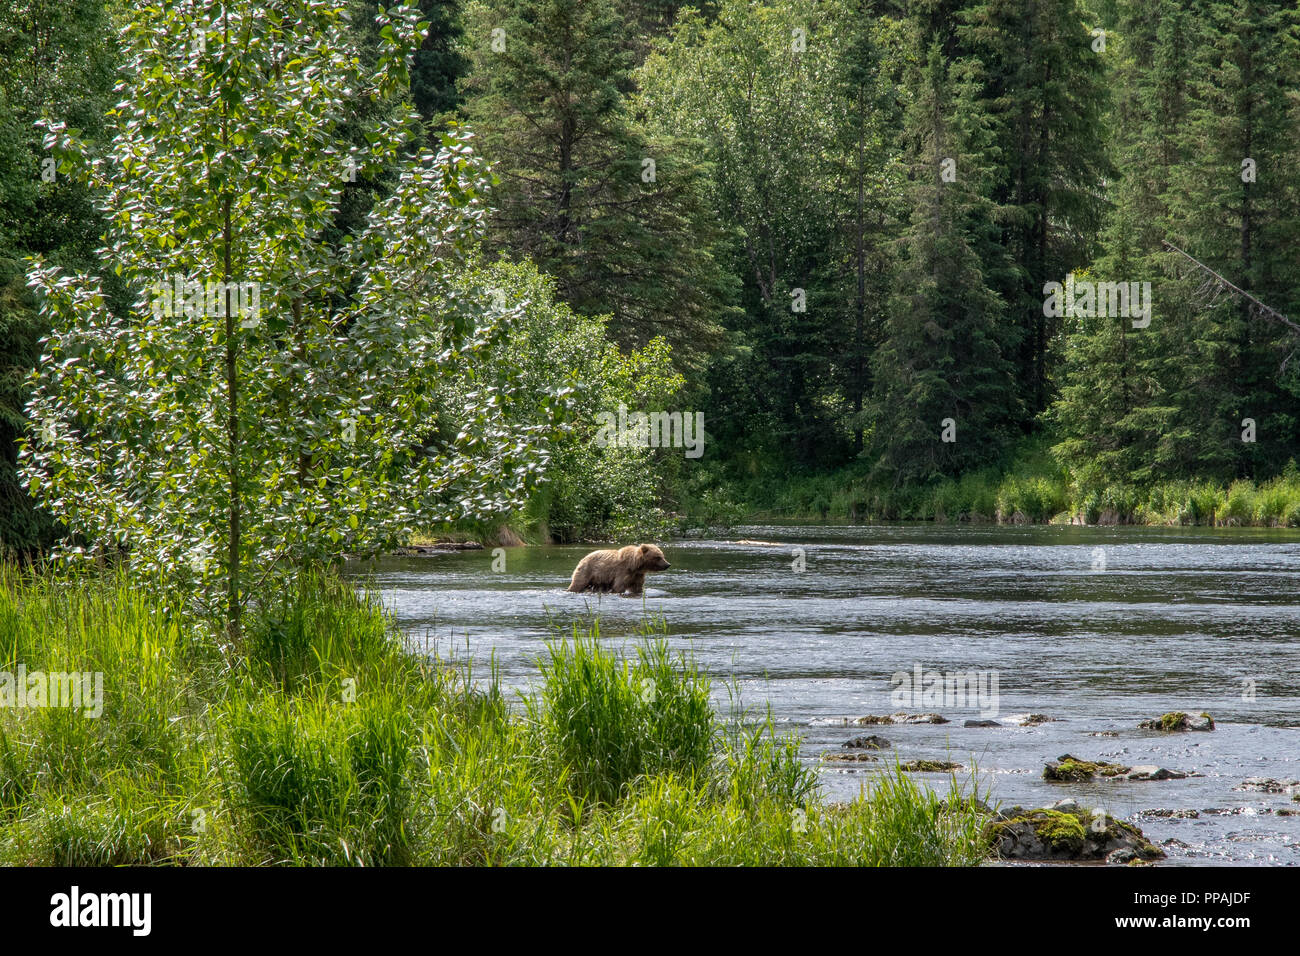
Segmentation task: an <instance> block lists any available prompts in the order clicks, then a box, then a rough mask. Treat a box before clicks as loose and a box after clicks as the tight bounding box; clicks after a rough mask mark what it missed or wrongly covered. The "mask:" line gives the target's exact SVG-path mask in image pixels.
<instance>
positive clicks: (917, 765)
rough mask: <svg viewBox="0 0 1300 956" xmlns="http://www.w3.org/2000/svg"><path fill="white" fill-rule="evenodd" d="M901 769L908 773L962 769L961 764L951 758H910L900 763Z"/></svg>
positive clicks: (943, 771)
mask: <svg viewBox="0 0 1300 956" xmlns="http://www.w3.org/2000/svg"><path fill="white" fill-rule="evenodd" d="M899 769H901V770H904V771H906V772H907V773H947V772H948V771H950V770H960V769H961V764H959V763H953V762H952V761H951V760H909V761H907V763H904V764H899Z"/></svg>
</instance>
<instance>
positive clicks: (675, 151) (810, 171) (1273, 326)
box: [0, 0, 1300, 551]
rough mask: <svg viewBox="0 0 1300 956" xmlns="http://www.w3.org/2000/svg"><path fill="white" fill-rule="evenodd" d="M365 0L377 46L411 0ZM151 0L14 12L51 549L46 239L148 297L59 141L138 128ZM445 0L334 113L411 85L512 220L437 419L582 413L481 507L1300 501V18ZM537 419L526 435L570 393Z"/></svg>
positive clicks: (904, 3)
mask: <svg viewBox="0 0 1300 956" xmlns="http://www.w3.org/2000/svg"><path fill="white" fill-rule="evenodd" d="M163 6H164V7H167V8H168V9H171V8H173V7H174V8H176V9H177V10H179V11H180V14H178V16H180V15H183V14H184V13H185V11H187V10H190V9H191V8H193V10H198V9H199V8H200V7H202V6H203V5H202V4H183V3H182V4H164V5H163ZM346 6H347V7H348V9H349V12H350V14H351V16H350V18H349V19H348V24H349V25H348V29H349V31H350V32H351V34H352V36H353V39H354V40H355V44H356V47H357V49H358V50H360V51H361V55H362V57H363V59H364V58H370V59H372V60H376V59H379V60H381V59H382V56H383V54H382V52H381V46H382V39H383V38H381V37H380V36H379V35H378V27H377V26H376V24H375V21H374V15H375V5H374V4H373V3H366V2H362V0H354V2H351V3H349V4H347V5H346ZM126 7H127V5H126V4H122V3H120V2H118V0H13V2H9V3H6V4H5V5H4V6H3V8H0V542H3V544H4V546H6V547H7V548H9V549H12V550H16V551H31V550H33V549H38V548H41V547H44V546H47V545H48V544H49V543H50V542H51V541H52V540H53V539H54V538H55V537H56V535H57V534H58V530H57V528H56V526H55V524H54V522H53V519H51V518H50V517H48V516H46V514H45V512H44V511H42V510H41V508H40V507H38V505H37V504H36V502H35V501H33V499H32V497H31V496H30V492H31V491H32V489H31V484H30V478H28V479H23V478H22V477H21V475H20V447H24V442H25V441H26V439H25V438H24V436H28V437H30V436H31V435H32V432H33V431H37V429H36V427H35V426H34V425H32V424H31V423H29V416H30V414H31V409H32V408H35V407H36V405H32V404H29V403H31V402H33V401H34V400H33V394H34V393H33V389H34V388H36V386H35V385H34V384H33V378H32V372H33V370H34V369H37V368H38V366H40V364H41V356H42V354H43V346H42V344H41V342H42V339H43V337H45V336H47V335H48V334H49V333H50V332H51V322H52V319H51V312H50V310H48V309H43V308H42V307H41V299H40V295H39V287H40V284H41V283H40V282H39V281H37V280H36V279H34V278H32V276H37V275H38V273H39V270H38V269H37V268H36V267H34V266H32V265H31V264H30V261H29V257H32V256H39V257H41V258H40V262H42V263H44V264H45V265H44V266H42V267H40V268H56V267H57V268H62V269H64V270H68V271H73V272H85V271H96V270H102V271H104V273H105V274H104V290H105V295H106V296H107V305H106V306H105V308H107V309H108V310H110V311H116V312H117V313H118V314H125V313H126V312H129V310H130V309H131V306H132V296H133V295H135V294H138V290H135V289H132V288H131V287H130V286H129V283H127V282H126V281H124V280H122V279H121V278H118V277H115V276H114V275H113V273H112V272H111V271H109V270H107V269H106V268H105V263H106V262H107V261H109V260H110V259H116V258H118V257H114V256H108V255H107V251H108V250H106V248H105V247H104V246H103V242H104V240H103V239H102V238H101V237H102V236H103V235H104V234H105V231H106V227H107V226H108V223H107V222H106V216H107V215H108V213H107V212H106V209H110V208H111V204H106V203H105V202H104V201H103V200H104V192H103V189H104V187H103V184H102V183H100V184H99V185H98V186H97V185H96V182H95V181H94V178H93V177H90V178H85V177H78V176H77V175H75V174H69V173H68V172H67V170H68V169H69V168H70V166H69V164H68V162H67V157H66V155H64V154H63V153H59V152H58V150H57V149H55V148H54V147H53V146H52V145H51V144H52V143H53V142H54V140H53V139H52V136H53V133H52V131H54V132H55V133H57V132H58V131H59V130H63V131H65V132H66V131H75V134H76V136H77V137H78V138H79V141H80V142H83V143H85V144H88V145H87V148H88V149H91V148H100V149H102V150H111V149H112V146H113V143H114V142H117V143H119V144H120V143H121V142H122V137H123V135H124V133H123V131H122V129H123V128H122V125H121V116H120V115H118V117H117V118H116V119H114V118H113V116H112V111H114V110H115V109H119V113H120V103H121V101H122V100H124V99H126V98H129V97H130V96H131V94H132V84H133V83H137V82H139V81H141V78H142V76H143V77H144V79H146V80H157V77H152V78H151V77H149V76H146V75H144V74H142V73H141V72H140V71H139V69H138V63H137V64H136V66H137V69H135V70H134V71H133V70H132V69H131V68H129V65H128V68H127V69H126V70H125V71H122V67H123V63H122V56H121V44H122V43H124V42H126V40H125V38H124V36H123V35H122V34H120V33H119V27H120V26H121V23H122V21H123V20H124V11H125V8H126ZM419 8H420V15H421V17H422V21H423V23H427V24H428V26H427V32H426V33H424V34H423V37H422V39H421V40H420V44H419V49H418V51H417V52H416V53H415V55H414V57H413V59H412V60H411V64H410V68H409V73H407V74H406V75H405V76H404V80H405V82H406V88H405V89H404V90H400V91H398V94H400V95H397V96H396V98H395V99H394V98H393V97H390V98H388V99H384V98H380V97H363V96H355V97H351V98H350V97H349V96H347V95H345V94H344V93H338V91H335V92H336V93H338V102H337V103H336V104H334V105H337V106H338V108H339V109H340V110H341V117H342V118H341V120H340V124H339V126H338V130H339V131H340V135H341V136H342V137H343V138H344V139H346V138H347V137H349V136H350V137H352V138H353V140H354V141H356V142H358V143H364V142H365V140H364V139H363V138H362V132H361V130H362V128H363V127H364V125H365V123H366V122H369V121H372V120H375V119H376V117H378V118H380V119H383V118H384V117H385V116H388V115H395V110H396V107H394V106H393V105H392V103H393V102H395V101H396V100H398V99H409V101H410V103H411V104H413V106H414V108H415V109H416V110H417V111H418V113H419V119H420V122H421V123H422V126H423V131H424V136H425V137H426V140H427V142H428V143H429V144H431V145H433V146H436V145H437V144H438V143H439V142H440V141H442V138H443V137H445V136H447V135H449V134H450V135H452V136H454V137H459V138H460V139H459V140H458V141H461V142H464V143H466V144H467V147H466V148H468V149H472V151H473V152H474V154H475V155H476V156H478V157H480V158H481V159H482V160H484V161H486V162H487V163H489V164H491V174H490V175H491V177H492V179H493V182H492V184H491V185H490V187H485V188H486V195H487V204H488V205H487V212H486V214H485V215H486V218H485V220H484V223H483V226H484V233H483V236H482V239H481V242H478V243H476V244H475V245H474V248H473V249H472V250H471V251H469V252H467V254H466V257H465V260H464V263H463V265H462V266H461V267H458V269H457V271H456V272H455V274H449V275H448V276H447V277H446V281H445V283H444V286H445V288H442V287H440V291H439V295H441V296H443V297H444V301H445V303H450V304H448V305H446V308H448V309H451V308H453V307H454V304H455V303H456V302H458V301H460V297H463V296H470V297H472V296H473V295H475V294H478V293H482V292H485V290H486V292H490V293H491V294H492V295H495V296H502V295H504V296H506V297H508V299H509V302H510V303H513V304H514V305H513V311H512V312H511V313H510V316H511V318H510V320H509V321H507V322H506V323H504V332H503V334H502V335H500V336H497V337H496V338H494V339H493V340H492V341H491V342H490V343H487V344H485V345H484V346H483V348H482V349H480V350H478V351H477V352H475V353H474V358H473V359H472V360H470V359H467V360H466V361H467V363H470V364H474V363H477V365H476V366H475V368H474V369H471V370H470V371H467V372H466V374H465V376H464V378H465V381H458V382H446V383H443V384H442V385H441V386H440V387H441V388H443V390H444V396H443V397H444V404H443V405H442V406H440V407H445V408H459V407H461V406H462V405H463V404H464V396H465V395H466V394H473V389H472V388H471V386H472V385H473V383H474V382H478V381H481V380H483V379H485V378H487V377H491V376H492V375H494V374H496V373H494V372H493V371H492V370H493V369H496V370H498V371H499V370H501V369H506V370H508V371H509V373H510V376H512V378H511V382H510V384H509V385H508V387H507V386H506V385H503V386H502V387H503V394H516V395H521V394H528V395H542V394H543V393H548V394H551V393H553V394H555V395H563V396H564V399H565V400H564V401H563V402H561V403H560V404H561V405H563V409H562V410H561V413H560V414H561V417H562V418H563V420H564V422H565V424H564V426H563V427H562V428H561V429H559V430H557V431H556V433H555V434H554V436H553V437H552V438H551V439H550V442H549V444H548V446H547V447H548V451H547V453H546V455H545V456H544V460H542V461H540V462H532V463H529V464H528V466H527V469H526V470H528V471H529V473H530V475H534V476H535V477H536V478H537V479H538V480H536V481H535V482H531V483H530V484H529V486H528V487H529V491H528V495H527V500H526V503H524V504H522V505H517V504H514V505H511V506H510V507H509V508H507V507H506V505H505V504H504V502H505V501H506V498H508V497H509V496H506V497H503V498H502V501H503V504H502V508H503V510H502V511H501V512H500V514H499V515H498V517H499V519H500V520H497V518H496V517H494V518H491V519H490V520H484V519H483V517H482V510H483V509H482V508H480V509H479V510H480V514H479V515H478V516H477V517H476V520H475V522H474V524H475V526H481V527H496V526H497V525H499V524H501V523H510V524H512V525H513V526H515V527H516V528H518V529H520V530H524V531H525V533H526V534H527V533H536V534H545V535H550V536H554V537H557V538H560V539H568V540H578V539H587V538H600V537H611V536H618V535H620V534H623V533H628V532H631V531H633V530H646V531H654V530H661V529H666V528H668V527H671V525H672V523H673V522H686V523H692V522H694V523H717V522H727V521H735V520H738V519H740V518H742V517H744V516H746V515H752V514H756V513H760V512H768V513H777V514H786V515H790V516H819V517H837V518H851V519H858V520H865V519H871V518H926V519H929V518H936V517H938V518H946V519H949V520H953V519H959V518H973V519H977V518H981V517H983V518H989V519H993V518H998V519H1001V520H1012V519H1013V518H1014V519H1015V520H1032V521H1046V520H1050V519H1052V518H1057V519H1058V520H1087V521H1097V520H1148V521H1154V520H1163V521H1179V522H1203V521H1210V522H1214V521H1224V520H1227V521H1238V522H1241V523H1279V524H1300V487H1298V482H1300V477H1298V476H1297V474H1296V459H1297V457H1300V435H1298V434H1297V430H1296V425H1297V422H1298V421H1300V362H1298V361H1295V360H1294V358H1293V357H1294V352H1295V350H1296V348H1297V346H1298V345H1300V342H1298V341H1297V339H1296V337H1295V335H1294V334H1293V333H1294V332H1295V330H1296V326H1295V325H1293V324H1292V323H1291V321H1290V319H1289V318H1288V317H1300V95H1298V94H1300V12H1298V11H1297V10H1296V8H1295V6H1294V4H1290V3H1271V2H1257V0H1236V2H1227V0H910V2H909V0H897V2H867V0H816V2H810V0H802V2H796V0H771V2H749V0H721V2H718V3H708V4H703V5H701V6H700V7H694V6H690V5H687V4H678V3H674V2H664V0H658V2H645V0H637V2H632V0H420V3H419ZM182 19H183V17H182ZM178 22H180V21H178ZM182 40H183V38H178V39H177V42H178V43H180V42H182ZM371 65H373V64H371ZM363 66H364V64H363ZM178 82H179V81H178ZM150 95H154V94H150ZM178 144H182V145H178ZM172 145H173V146H175V147H176V148H179V149H183V148H184V146H183V137H181V136H180V133H179V132H177V133H176V135H175V136H174V137H173V143H172ZM142 162H147V160H142ZM354 172H355V175H353V176H350V177H348V180H347V182H346V183H345V184H344V188H343V193H342V199H341V200H340V202H339V203H338V206H337V209H335V210H333V211H332V212H331V213H330V216H329V217H328V221H322V222H321V223H320V224H319V225H320V230H319V233H320V237H323V238H322V239H321V241H322V242H325V243H332V244H333V246H332V247H333V248H336V249H337V248H342V244H343V243H344V240H345V238H347V237H356V236H359V235H361V233H362V224H363V222H364V221H365V219H366V216H367V215H368V214H370V212H372V211H373V209H375V208H376V207H378V206H381V205H382V204H384V203H385V202H387V201H389V200H390V199H391V198H392V197H393V196H394V195H395V193H396V192H400V186H399V181H398V180H397V179H396V178H395V176H394V174H393V173H392V171H391V170H390V169H384V168H382V164H378V163H376V164H374V165H373V166H363V167H362V168H361V169H360V170H354ZM141 188H143V187H141ZM118 198H119V199H120V196H119V197H118ZM401 252H402V249H401V247H400V246H398V245H395V246H394V250H393V251H392V254H401ZM118 276H120V273H119V274H118ZM47 288H52V286H47ZM467 354H468V353H467ZM46 371H47V373H48V369H47V370H46ZM389 371H390V372H392V371H396V372H397V373H401V372H402V371H403V370H401V369H398V370H389ZM376 374H378V373H376ZM412 374H419V373H418V372H413V373H412ZM502 380H503V382H504V377H503V379H502ZM37 404H39V402H37ZM620 405H624V406H626V407H627V408H629V409H634V410H636V409H639V410H643V411H653V410H665V409H666V410H674V411H676V412H681V413H684V414H685V415H686V416H693V415H694V414H695V413H697V412H699V413H702V416H703V423H704V428H705V434H706V441H705V444H704V448H705V450H704V453H703V454H702V455H700V456H699V457H698V458H693V457H689V456H685V455H683V454H682V450H681V449H680V448H646V447H635V446H633V447H627V446H623V445H619V444H617V443H615V444H613V445H611V444H610V443H607V442H606V443H602V442H599V441H596V440H595V438H596V435H597V431H598V428H599V413H600V412H602V411H611V410H614V409H616V408H617V407H618V406H620ZM556 407H558V406H556ZM553 410H554V409H552V411H553ZM47 411H48V409H47ZM502 414H503V415H504V416H505V417H506V418H507V419H511V420H512V421H514V423H515V424H517V425H519V426H520V428H521V429H522V428H523V427H524V424H525V423H533V422H534V417H535V416H536V415H538V414H539V408H538V402H537V401H520V402H517V403H516V404H515V405H514V406H511V407H509V408H505V409H504V410H503V411H502ZM512 416H513V418H512ZM452 419H454V416H451V417H450V418H448V421H451V420H452ZM438 427H439V428H444V429H445V428H446V427H448V425H447V422H443V423H442V424H440V425H439V426H438ZM521 433H522V431H521ZM415 517H416V518H417V519H419V518H421V517H422V519H423V521H424V523H425V524H426V525H427V526H428V527H429V528H431V529H435V530H436V529H438V528H442V529H444V530H445V529H446V527H448V526H449V525H455V524H456V514H455V513H453V512H448V513H447V514H445V515H444V514H426V515H424V516H419V515H417V516H415Z"/></svg>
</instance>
